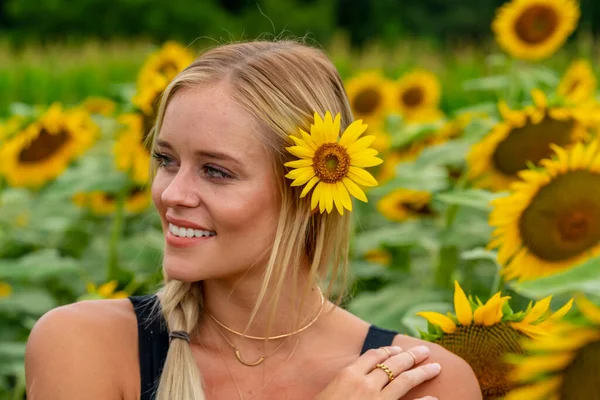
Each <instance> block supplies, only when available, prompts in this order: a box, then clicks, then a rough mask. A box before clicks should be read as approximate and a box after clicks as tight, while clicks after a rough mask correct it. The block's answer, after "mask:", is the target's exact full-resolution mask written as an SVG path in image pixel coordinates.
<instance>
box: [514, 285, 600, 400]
mask: <svg viewBox="0 0 600 400" xmlns="http://www.w3.org/2000/svg"><path fill="white" fill-rule="evenodd" d="M577 306H578V308H579V310H580V311H581V313H582V316H583V317H584V318H583V320H581V321H579V322H578V323H577V324H574V323H570V322H566V321H560V322H556V323H554V324H553V326H552V329H551V330H550V334H549V335H548V336H546V337H544V338H541V339H537V340H535V341H530V340H526V341H525V342H524V343H523V347H524V348H525V349H527V350H528V352H527V354H526V355H524V356H520V357H511V362H512V363H514V364H515V366H514V369H513V371H511V373H510V374H509V379H511V380H512V381H513V382H514V383H515V384H517V385H520V387H518V388H517V389H514V390H512V391H511V392H510V393H508V395H507V396H506V397H505V400H546V399H555V400H567V399H569V400H579V399H581V400H600V381H599V380H598V371H600V308H599V307H598V306H596V305H594V304H593V303H592V302H590V301H589V300H587V299H586V298H584V297H579V298H578V299H577Z"/></svg>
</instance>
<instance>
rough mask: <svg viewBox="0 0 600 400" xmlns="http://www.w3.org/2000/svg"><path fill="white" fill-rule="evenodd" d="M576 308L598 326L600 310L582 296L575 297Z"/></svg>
mask: <svg viewBox="0 0 600 400" xmlns="http://www.w3.org/2000/svg"><path fill="white" fill-rule="evenodd" d="M576 301H577V307H578V308H579V310H580V311H581V313H582V314H583V315H585V316H586V318H587V319H589V320H590V321H592V322H594V323H596V324H600V308H599V307H598V306H596V305H595V304H594V303H592V302H591V301H589V300H588V299H586V298H585V297H583V296H579V297H577V300H576Z"/></svg>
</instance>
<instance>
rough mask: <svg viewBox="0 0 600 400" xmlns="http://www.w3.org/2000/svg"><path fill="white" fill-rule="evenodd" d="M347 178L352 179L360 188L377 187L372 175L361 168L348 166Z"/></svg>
mask: <svg viewBox="0 0 600 400" xmlns="http://www.w3.org/2000/svg"><path fill="white" fill-rule="evenodd" d="M347 176H348V178H350V179H352V180H353V181H354V182H356V183H358V184H359V185H362V186H367V187H373V186H377V185H378V183H377V181H376V180H375V178H373V175H371V174H370V173H368V172H367V171H365V170H364V169H362V168H358V167H353V166H350V167H349V168H348V174H347Z"/></svg>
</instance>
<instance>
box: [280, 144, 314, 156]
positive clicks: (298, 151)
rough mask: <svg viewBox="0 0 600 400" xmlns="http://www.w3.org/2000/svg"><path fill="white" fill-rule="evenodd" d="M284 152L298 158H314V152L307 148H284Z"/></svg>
mask: <svg viewBox="0 0 600 400" xmlns="http://www.w3.org/2000/svg"><path fill="white" fill-rule="evenodd" d="M286 150H287V151H289V152H290V153H292V154H293V155H295V156H296V157H300V158H313V157H314V156H315V151H314V150H312V149H309V148H308V147H301V146H292V147H286Z"/></svg>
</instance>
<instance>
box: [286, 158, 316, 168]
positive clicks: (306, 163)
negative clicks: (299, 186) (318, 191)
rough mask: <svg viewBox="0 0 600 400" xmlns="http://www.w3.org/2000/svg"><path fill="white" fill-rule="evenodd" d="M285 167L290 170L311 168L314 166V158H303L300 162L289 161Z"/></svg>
mask: <svg viewBox="0 0 600 400" xmlns="http://www.w3.org/2000/svg"><path fill="white" fill-rule="evenodd" d="M283 165H285V166H286V167H289V168H302V167H310V166H311V165H313V160H312V158H302V159H300V160H294V161H288V162H286V163H285V164H283Z"/></svg>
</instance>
